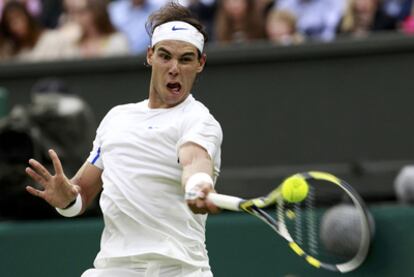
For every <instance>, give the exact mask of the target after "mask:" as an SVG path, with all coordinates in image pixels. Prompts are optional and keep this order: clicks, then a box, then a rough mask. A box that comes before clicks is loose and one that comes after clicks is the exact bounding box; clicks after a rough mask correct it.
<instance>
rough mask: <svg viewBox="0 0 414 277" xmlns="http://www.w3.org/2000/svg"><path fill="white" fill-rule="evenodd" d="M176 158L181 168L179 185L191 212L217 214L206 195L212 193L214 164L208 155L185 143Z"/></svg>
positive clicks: (217, 209) (202, 150)
mask: <svg viewBox="0 0 414 277" xmlns="http://www.w3.org/2000/svg"><path fill="white" fill-rule="evenodd" d="M178 157H179V161H180V164H181V165H182V167H183V174H182V177H181V184H182V186H183V189H184V191H185V192H186V201H187V204H188V206H189V208H190V209H191V211H193V212H194V213H196V214H204V213H218V212H219V211H220V209H219V208H218V207H216V206H215V205H214V204H213V203H211V202H210V201H208V200H207V195H208V193H210V192H212V191H213V192H214V181H213V180H214V177H213V167H214V164H213V161H212V160H211V157H210V155H209V154H208V153H207V151H206V150H205V149H204V148H203V147H201V146H200V145H198V144H196V143H192V142H187V143H185V144H184V145H182V146H181V147H180V149H179V152H178Z"/></svg>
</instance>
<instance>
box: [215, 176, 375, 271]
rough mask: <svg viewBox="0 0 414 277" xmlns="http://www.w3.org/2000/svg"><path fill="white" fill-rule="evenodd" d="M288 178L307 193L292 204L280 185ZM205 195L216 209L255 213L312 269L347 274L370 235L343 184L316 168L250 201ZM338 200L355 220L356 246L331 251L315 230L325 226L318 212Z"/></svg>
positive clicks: (356, 199)
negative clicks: (302, 185)
mask: <svg viewBox="0 0 414 277" xmlns="http://www.w3.org/2000/svg"><path fill="white" fill-rule="evenodd" d="M293 179H294V180H295V181H296V182H297V181H300V182H301V183H302V184H303V183H305V185H307V193H306V195H302V196H303V197H299V198H302V199H298V200H296V201H293V202H292V199H290V198H289V197H286V187H285V189H284V186H286V185H287V183H290V181H291V180H293ZM290 185H291V184H290ZM292 188H293V189H294V187H292ZM288 189H289V188H288ZM283 190H285V191H283ZM302 192H303V191H302ZM288 193H289V191H288ZM287 198H289V199H290V201H288V200H287ZM208 199H209V200H210V201H211V202H213V203H214V204H215V205H216V206H218V207H220V208H222V209H227V210H232V211H241V212H246V213H248V214H251V215H253V216H256V217H258V218H259V219H261V220H262V221H263V222H265V223H266V224H267V225H269V226H270V227H271V228H272V229H273V230H274V231H275V232H276V233H277V234H279V235H280V236H281V237H283V238H284V239H285V240H286V241H287V242H288V244H289V246H290V248H291V249H292V250H293V251H294V252H295V253H296V254H297V255H299V256H301V257H302V258H304V259H305V260H306V261H307V262H308V263H309V264H310V265H312V266H314V267H316V268H322V269H326V270H330V271H336V272H342V273H345V272H349V271H352V270H354V269H356V268H358V267H359V266H360V265H361V264H362V263H363V261H364V259H365V258H366V256H367V254H368V251H369V246H370V241H371V235H372V233H371V225H370V222H369V219H368V211H367V209H366V207H365V204H364V202H363V200H362V198H361V197H360V196H359V195H358V193H357V192H356V191H355V190H354V189H353V188H352V187H351V186H350V185H349V184H347V183H346V182H345V181H343V180H341V179H339V178H337V177H335V176H333V175H332V174H329V173H325V172H317V171H310V172H304V173H298V174H295V175H292V176H291V177H289V178H287V179H285V181H284V182H283V183H282V184H281V185H280V186H278V187H277V188H276V189H275V190H273V191H272V192H270V193H269V194H268V195H267V196H264V197H259V198H255V199H250V200H246V199H242V198H238V197H234V196H229V195H223V194H217V193H210V194H209V195H208ZM344 202H345V203H347V205H348V206H351V207H352V210H353V211H354V215H356V216H357V218H358V219H357V220H356V221H354V224H353V225H351V228H352V229H351V232H350V233H353V234H354V235H356V236H358V238H357V243H356V247H355V249H353V250H352V251H351V253H350V251H344V252H341V251H335V250H338V249H332V246H329V245H326V243H324V241H323V237H322V236H321V229H322V228H326V227H322V224H325V223H324V222H326V220H324V216H326V214H327V213H328V212H329V211H330V210H331V209H332V208H334V207H336V206H338V205H339V204H340V203H344ZM343 220H344V221H345V220H347V219H346V218H343ZM325 225H326V224H325ZM327 227H328V228H331V229H332V230H328V233H329V232H331V233H332V235H335V232H338V231H337V230H334V228H336V224H335V225H334V226H329V224H328V225H327ZM325 233H326V232H325ZM339 235H344V234H339ZM339 250H340V249H339Z"/></svg>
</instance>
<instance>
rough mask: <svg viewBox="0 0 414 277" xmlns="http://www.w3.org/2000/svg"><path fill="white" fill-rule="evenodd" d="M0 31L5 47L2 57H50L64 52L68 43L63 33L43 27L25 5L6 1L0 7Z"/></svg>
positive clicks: (23, 58)
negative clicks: (5, 50)
mask: <svg viewBox="0 0 414 277" xmlns="http://www.w3.org/2000/svg"><path fill="white" fill-rule="evenodd" d="M0 32H1V33H3V37H4V44H6V47H7V49H8V51H7V55H5V56H4V57H3V59H5V58H12V59H17V60H24V61H39V60H52V59H57V58H61V57H63V56H65V51H66V49H67V46H68V43H67V39H66V38H65V37H64V36H60V35H59V34H58V33H57V32H55V31H51V30H47V29H44V28H43V27H42V26H41V25H40V24H39V22H38V21H37V20H36V19H35V18H34V17H33V16H32V15H31V14H30V13H29V11H28V10H27V8H26V5H25V4H23V3H21V2H18V1H10V2H8V3H7V4H6V5H5V6H4V9H3V14H2V17H1V21H0Z"/></svg>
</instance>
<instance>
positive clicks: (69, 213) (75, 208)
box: [56, 193, 82, 217]
mask: <svg viewBox="0 0 414 277" xmlns="http://www.w3.org/2000/svg"><path fill="white" fill-rule="evenodd" d="M56 211H57V212H58V213H59V214H61V215H63V216H65V217H74V216H77V215H78V214H79V213H80V212H81V211H82V196H81V195H80V193H78V196H76V201H75V204H73V205H72V206H70V207H69V208H67V209H60V208H56Z"/></svg>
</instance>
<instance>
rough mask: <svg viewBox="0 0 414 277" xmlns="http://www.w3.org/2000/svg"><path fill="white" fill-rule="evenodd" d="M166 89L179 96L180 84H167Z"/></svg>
mask: <svg viewBox="0 0 414 277" xmlns="http://www.w3.org/2000/svg"><path fill="white" fill-rule="evenodd" d="M167 88H168V89H169V90H170V91H171V92H172V93H174V94H179V93H180V91H181V84H180V83H168V84H167Z"/></svg>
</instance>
